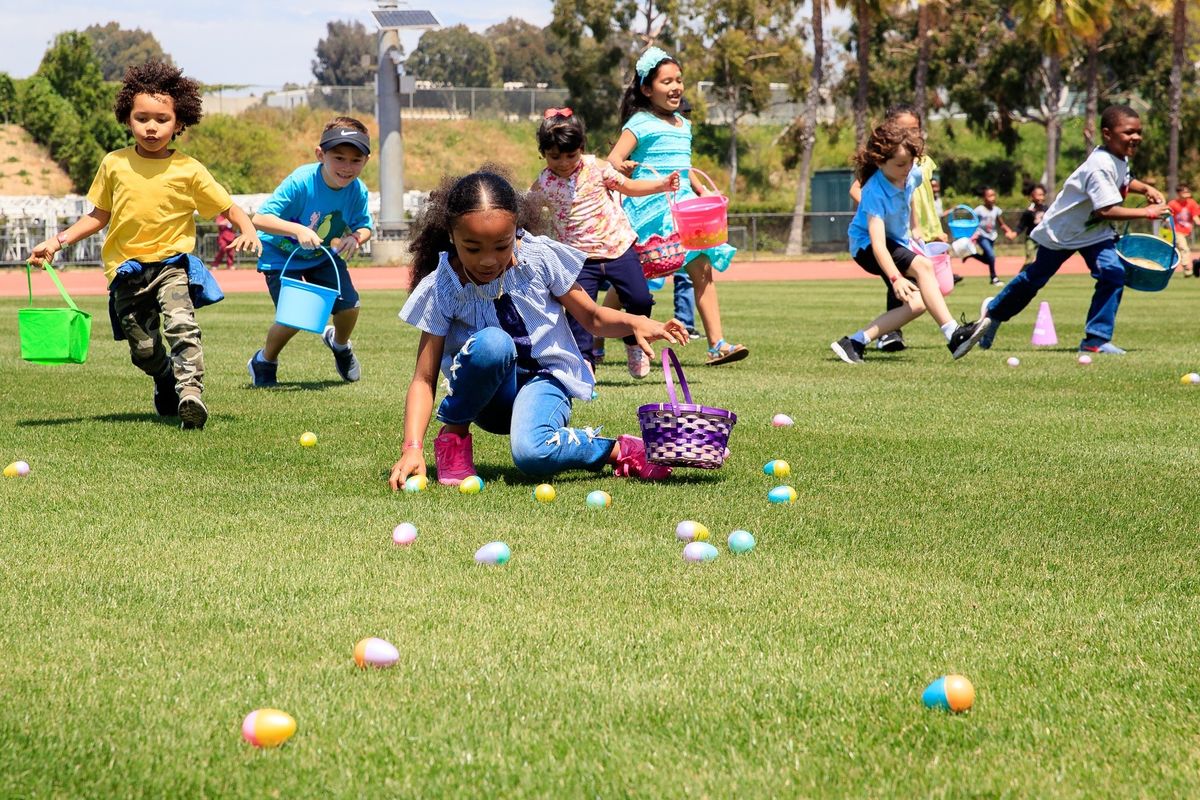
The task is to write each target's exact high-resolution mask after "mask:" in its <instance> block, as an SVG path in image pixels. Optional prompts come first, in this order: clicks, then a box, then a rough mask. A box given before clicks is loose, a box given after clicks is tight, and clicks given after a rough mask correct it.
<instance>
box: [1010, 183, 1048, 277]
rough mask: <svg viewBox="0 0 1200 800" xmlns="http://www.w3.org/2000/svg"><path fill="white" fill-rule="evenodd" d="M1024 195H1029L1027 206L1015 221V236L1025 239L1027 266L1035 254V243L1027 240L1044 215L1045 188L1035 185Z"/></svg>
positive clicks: (1029, 239) (1038, 184)
mask: <svg viewBox="0 0 1200 800" xmlns="http://www.w3.org/2000/svg"><path fill="white" fill-rule="evenodd" d="M1025 194H1027V195H1029V205H1028V206H1026V207H1025V210H1024V211H1022V212H1021V218H1020V219H1018V220H1017V235H1018V236H1024V237H1025V263H1026V264H1028V263H1029V262H1030V261H1033V257H1034V256H1035V255H1036V254H1037V243H1036V242H1034V241H1033V239H1031V238H1029V234H1031V233H1033V229H1034V228H1036V227H1037V226H1038V225H1041V224H1042V217H1043V216H1045V214H1046V187H1045V186H1043V185H1042V184H1040V183H1035V184H1034V185H1033V186H1032V187H1030V189H1029V191H1027V192H1026V193H1025Z"/></svg>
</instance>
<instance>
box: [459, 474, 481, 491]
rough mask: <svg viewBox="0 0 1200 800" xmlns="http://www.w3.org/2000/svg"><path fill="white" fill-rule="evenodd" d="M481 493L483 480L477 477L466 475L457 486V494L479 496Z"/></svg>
mask: <svg viewBox="0 0 1200 800" xmlns="http://www.w3.org/2000/svg"><path fill="white" fill-rule="evenodd" d="M482 491H483V478H481V477H479V476H478V475H468V476H467V477H465V478H463V480H462V483H460V484H459V485H458V493H459V494H479V493H480V492H482Z"/></svg>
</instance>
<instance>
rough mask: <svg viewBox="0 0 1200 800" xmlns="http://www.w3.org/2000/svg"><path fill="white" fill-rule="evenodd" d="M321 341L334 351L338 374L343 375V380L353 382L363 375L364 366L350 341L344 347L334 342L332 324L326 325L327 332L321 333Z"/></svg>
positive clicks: (334, 362)
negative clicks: (355, 354) (360, 364)
mask: <svg viewBox="0 0 1200 800" xmlns="http://www.w3.org/2000/svg"><path fill="white" fill-rule="evenodd" d="M321 341H322V342H324V343H325V346H326V347H328V348H329V349H330V350H331V351H333V365H334V367H335V368H336V369H337V373H338V375H341V376H342V380H344V381H346V382H348V383H353V382H354V381H356V380H358V379H359V378H361V377H362V367H361V366H359V363H358V359H357V358H355V357H354V350H353V349H351V347H350V343H349V342H347V343H346V346H345V347H342V348H339V347H338V346H337V345H336V344H334V342H333V326H332V325H327V326H326V327H325V333H323V334H321Z"/></svg>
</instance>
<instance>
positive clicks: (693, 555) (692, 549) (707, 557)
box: [683, 542, 717, 563]
mask: <svg viewBox="0 0 1200 800" xmlns="http://www.w3.org/2000/svg"><path fill="white" fill-rule="evenodd" d="M716 557H717V548H715V547H713V546H712V545H711V544H709V543H708V542H690V543H689V544H688V545H687V547H685V548H683V560H684V561H691V562H693V563H696V562H700V561H712V560H713V559H714V558H716Z"/></svg>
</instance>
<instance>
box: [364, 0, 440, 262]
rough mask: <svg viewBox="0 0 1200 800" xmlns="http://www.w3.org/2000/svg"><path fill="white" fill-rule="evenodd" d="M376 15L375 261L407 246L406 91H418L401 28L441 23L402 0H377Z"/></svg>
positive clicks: (396, 255) (394, 255)
mask: <svg viewBox="0 0 1200 800" xmlns="http://www.w3.org/2000/svg"><path fill="white" fill-rule="evenodd" d="M377 2H378V4H379V8H378V9H377V10H375V11H372V12H371V14H372V16H374V17H375V21H376V22H377V23H378V24H379V67H378V70H377V72H376V79H375V91H376V105H375V112H376V117H377V118H378V120H379V219H378V220H376V222H375V228H376V239H375V241H374V242H372V249H371V252H372V253H373V254H374V260H375V261H377V262H378V261H398V260H400V255H401V253H402V250H403V245H402V240H403V237H404V233H405V224H404V140H403V138H402V137H401V129H400V93H401V91H402V90H407V91H408V92H409V93H410V94H411V93H412V91H413V88H414V86H413V83H414V81H413V79H412V78H409V77H408V76H404V75H403V68H404V59H403V56H404V51H403V49H402V48H401V46H400V31H402V30H430V29H431V28H437V27H441V23H439V22H438V20H437V17H435V16H434V15H433V13H432V12H430V11H419V10H414V9H409V8H399V7H398V5H399V4H398V2H397V0H377Z"/></svg>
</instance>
